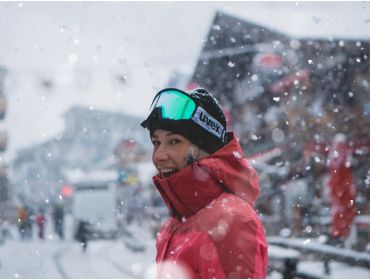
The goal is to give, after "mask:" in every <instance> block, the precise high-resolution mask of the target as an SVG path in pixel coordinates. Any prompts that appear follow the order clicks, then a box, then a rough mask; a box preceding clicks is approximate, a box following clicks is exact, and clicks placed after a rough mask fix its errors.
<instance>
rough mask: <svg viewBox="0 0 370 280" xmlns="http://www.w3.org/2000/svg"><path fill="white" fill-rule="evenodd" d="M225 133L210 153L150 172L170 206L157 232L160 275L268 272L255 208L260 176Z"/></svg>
mask: <svg viewBox="0 0 370 280" xmlns="http://www.w3.org/2000/svg"><path fill="white" fill-rule="evenodd" d="M229 135H230V137H231V138H232V139H231V141H230V142H229V143H228V144H227V145H226V146H224V147H223V148H221V149H220V150H218V151H216V152H215V153H214V154H212V155H210V156H208V157H206V158H203V159H201V160H199V161H196V162H195V163H193V164H192V165H189V166H187V167H185V168H183V169H182V170H180V171H179V172H177V173H176V174H174V175H172V176H171V177H168V178H161V177H160V176H159V175H157V176H155V177H153V181H154V184H155V185H156V187H157V188H158V190H159V192H160V193H161V195H162V197H163V199H164V201H165V203H166V205H167V207H168V209H169V211H170V218H169V219H168V221H167V222H166V223H165V224H164V225H163V226H162V228H161V231H160V233H159V235H158V238H157V257H156V262H157V276H158V277H159V278H266V274H267V261H268V260H267V258H268V257H267V242H266V238H265V234H264V231H263V228H262V225H261V222H260V220H259V218H258V216H257V214H256V213H255V211H254V209H253V204H254V202H255V200H256V199H257V196H258V193H259V191H258V178H257V175H256V172H255V170H254V169H253V168H252V167H251V166H250V165H249V163H248V162H247V161H246V160H245V159H244V155H243V152H242V150H241V147H240V146H239V143H238V141H237V140H236V139H235V135H234V134H233V133H229Z"/></svg>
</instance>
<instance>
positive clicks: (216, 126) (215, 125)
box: [192, 106, 225, 142]
mask: <svg viewBox="0 0 370 280" xmlns="http://www.w3.org/2000/svg"><path fill="white" fill-rule="evenodd" d="M192 120H193V121H194V122H195V123H197V124H199V125H200V126H201V127H203V128H204V129H205V130H207V131H208V132H210V133H212V134H214V135H216V136H217V137H218V138H220V139H221V140H222V142H224V138H225V128H224V127H223V125H222V124H220V123H219V122H218V121H217V120H216V119H215V118H213V117H212V116H211V115H210V114H208V113H207V112H206V111H205V110H204V109H203V108H202V107H200V106H198V107H197V110H196V111H195V113H194V115H193V117H192Z"/></svg>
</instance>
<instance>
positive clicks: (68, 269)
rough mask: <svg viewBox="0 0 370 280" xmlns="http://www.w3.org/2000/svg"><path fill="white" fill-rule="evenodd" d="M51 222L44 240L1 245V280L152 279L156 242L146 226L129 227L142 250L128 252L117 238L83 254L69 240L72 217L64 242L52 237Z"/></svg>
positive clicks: (15, 239)
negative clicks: (14, 279)
mask: <svg viewBox="0 0 370 280" xmlns="http://www.w3.org/2000/svg"><path fill="white" fill-rule="evenodd" d="M50 220H51V219H50V218H49V219H48V224H47V233H48V238H47V239H46V240H37V239H36V237H35V239H33V240H24V241H20V240H19V239H18V236H13V238H12V239H8V240H6V242H5V243H4V244H2V245H0V263H1V265H0V278H11V279H13V278H43V279H45V278H55V279H61V278H114V279H120V278H124V279H127V278H131V279H132V278H154V262H155V261H154V260H155V246H154V245H155V241H154V239H153V238H152V237H151V236H150V235H149V233H148V232H149V231H148V230H147V229H146V226H145V225H140V226H139V225H137V224H133V225H131V226H130V227H129V230H131V231H132V232H133V233H134V235H135V236H136V238H137V239H138V240H141V242H142V243H143V244H144V245H145V251H141V252H133V251H131V250H130V249H128V247H127V246H126V245H125V244H124V240H123V239H121V238H120V239H117V240H93V241H90V242H89V244H88V248H87V251H86V252H85V253H83V252H82V250H81V248H80V245H79V244H78V242H76V241H74V240H73V238H72V236H73V235H72V223H73V220H72V218H71V217H68V219H67V228H68V233H69V234H68V235H67V238H66V240H64V241H61V240H59V239H58V238H56V237H55V236H54V235H53V234H52V228H51V223H50V222H49V221H50Z"/></svg>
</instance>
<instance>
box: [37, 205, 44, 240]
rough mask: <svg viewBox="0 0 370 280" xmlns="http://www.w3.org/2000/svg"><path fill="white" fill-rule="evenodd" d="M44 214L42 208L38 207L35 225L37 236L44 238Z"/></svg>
mask: <svg viewBox="0 0 370 280" xmlns="http://www.w3.org/2000/svg"><path fill="white" fill-rule="evenodd" d="M45 222H46V218H45V214H44V209H40V212H39V213H38V214H37V215H36V225H37V228H38V236H39V239H42V240H43V239H44V236H45Z"/></svg>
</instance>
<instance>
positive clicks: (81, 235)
mask: <svg viewBox="0 0 370 280" xmlns="http://www.w3.org/2000/svg"><path fill="white" fill-rule="evenodd" d="M89 238H90V230H89V223H88V222H87V221H84V220H80V221H79V222H78V225H77V231H76V240H77V241H79V242H80V245H81V248H82V252H84V253H85V252H86V249H87V242H88V241H89Z"/></svg>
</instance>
